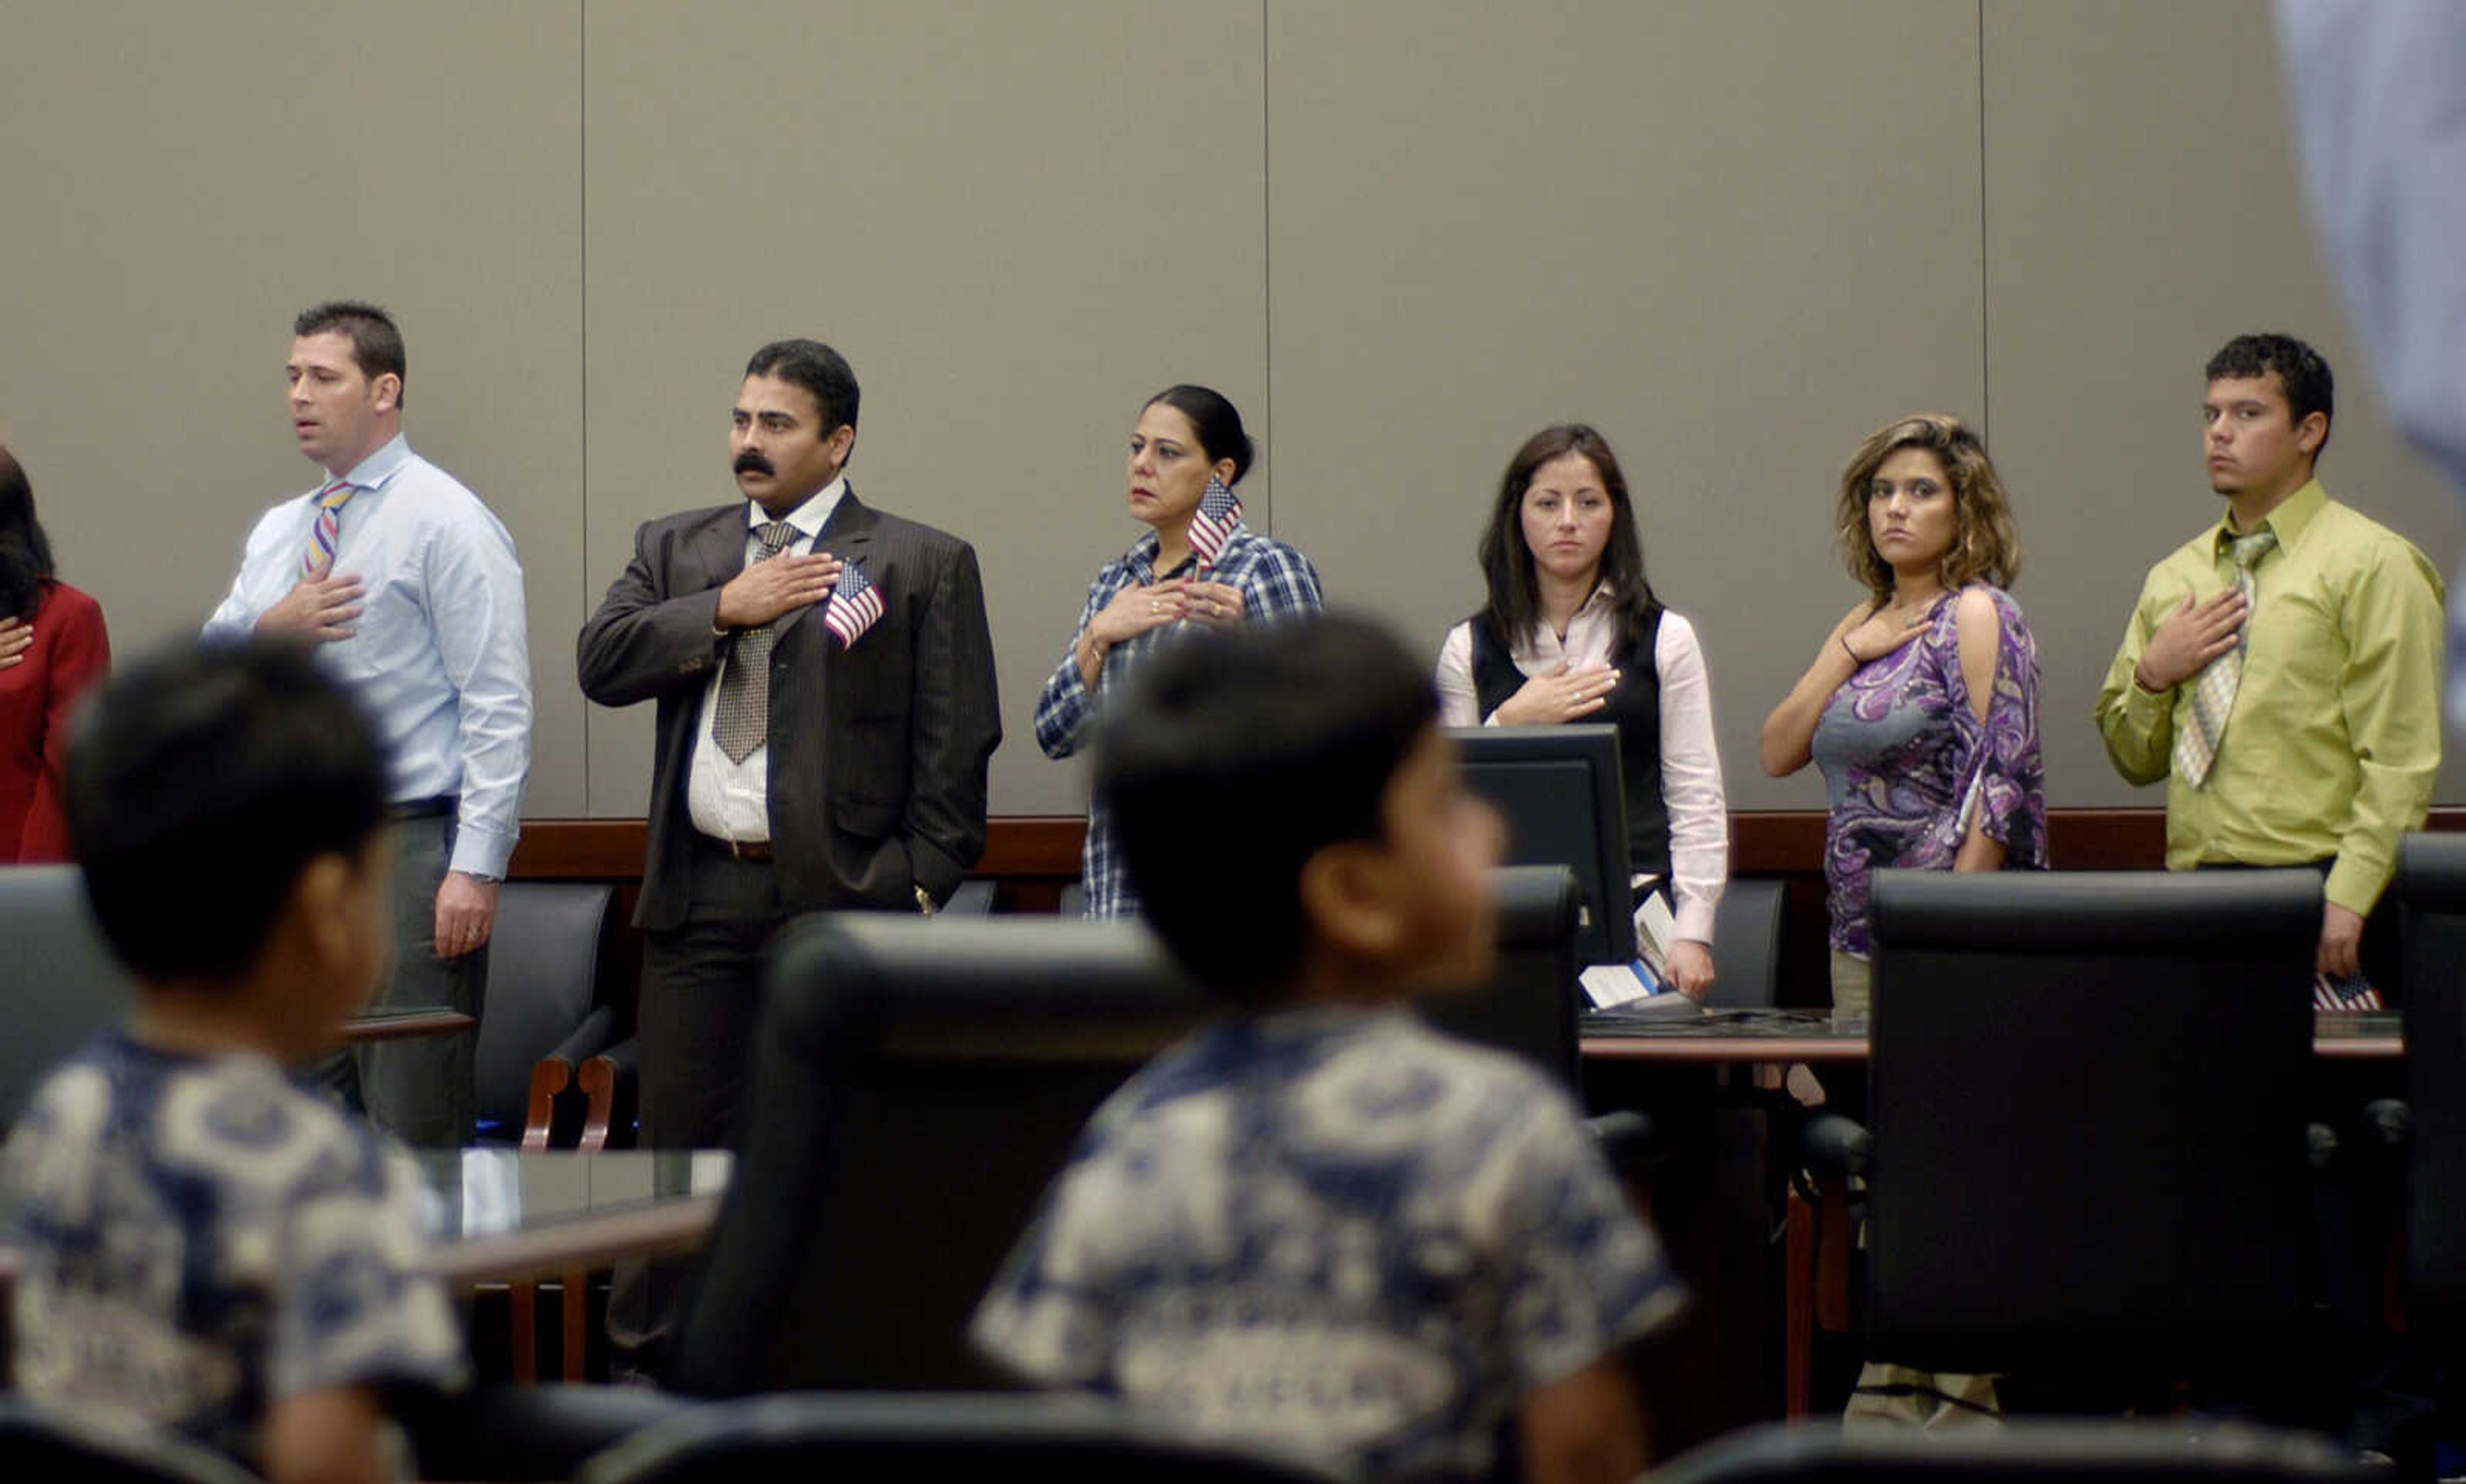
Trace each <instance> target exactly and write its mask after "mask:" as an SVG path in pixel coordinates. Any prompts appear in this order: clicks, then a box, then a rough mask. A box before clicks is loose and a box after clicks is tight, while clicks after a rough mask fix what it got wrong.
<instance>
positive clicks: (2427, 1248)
mask: <svg viewBox="0 0 2466 1484" xmlns="http://www.w3.org/2000/svg"><path fill="white" fill-rule="evenodd" d="M2391 894H2392V895H2393V896H2394V897H2395V898H2396V900H2397V905H2398V943H2399V954H2400V959H2401V965H2402V968H2401V978H2400V983H2401V985H2402V989H2401V991H2400V992H2401V995H2402V996H2403V998H2402V999H2401V1001H2400V1003H2401V1004H2402V1005H2403V1006H2404V1008H2405V1013H2406V1086H2407V1103H2408V1106H2409V1110H2410V1113H2409V1116H2410V1122H2411V1125H2412V1136H2411V1138H2410V1141H2409V1154H2408V1163H2409V1165H2410V1170H2409V1180H2408V1182H2409V1186H2410V1190H2411V1192H2412V1202H2411V1208H2412V1211H2413V1216H2412V1219H2411V1223H2410V1225H2411V1230H2410V1233H2409V1237H2408V1244H2407V1251H2408V1267H2409V1274H2408V1277H2409V1284H2408V1286H2409V1289H2410V1312H2411V1315H2412V1316H2413V1317H2414V1319H2415V1320H2416V1322H2417V1323H2418V1324H2421V1325H2423V1326H2426V1327H2429V1328H2432V1329H2435V1330H2436V1331H2438V1332H2439V1333H2443V1334H2446V1335H2451V1336H2455V1335H2456V1334H2458V1333H2459V1332H2460V1331H2461V1330H2466V835H2409V836H2407V837H2406V839H2405V840H2403V841H2401V842H2400V843H2399V844H2398V852H2397V879H2396V882H2395V884H2394V886H2393V887H2392V888H2391Z"/></svg>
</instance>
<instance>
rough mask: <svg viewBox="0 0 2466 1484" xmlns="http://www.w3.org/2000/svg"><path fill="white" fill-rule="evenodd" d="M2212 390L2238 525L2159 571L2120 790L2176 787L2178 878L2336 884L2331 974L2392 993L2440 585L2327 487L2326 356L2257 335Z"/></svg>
mask: <svg viewBox="0 0 2466 1484" xmlns="http://www.w3.org/2000/svg"><path fill="white" fill-rule="evenodd" d="M2334 393H2335V388H2334V384H2333V381H2332V378H2331V376H2330V372H2329V366H2328V363H2327V362H2326V361H2324V360H2322V359H2321V358H2320V352H2319V351H2316V350H2314V349H2312V348H2311V347H2310V346H2307V345H2305V344H2303V343H2302V342H2301V341H2299V340H2296V339H2294V338H2292V337H2290V336H2286V335H2242V336H2238V337H2236V338H2235V339H2234V340H2232V341H2230V342H2229V343H2228V344H2227V346H2226V348H2225V349H2222V350H2220V351H2219V352H2218V353H2217V354H2216V355H2214V356H2212V357H2210V359H2209V364H2208V396H2207V397H2206V398H2204V399H2203V401H2202V404H2201V418H2202V421H2203V423H2204V424H2205V425H2206V426H2207V429H2208V432H2207V436H2206V438H2205V439H2204V450H2203V451H2204V453H2205V455H2206V457H2207V460H2208V474H2209V487H2210V488H2212V489H2214V490H2216V491H2217V493H2218V494H2220V495H2222V496H2224V497H2225V499H2226V501H2227V511H2226V515H2225V517H2224V518H2223V519H2222V520H2220V521H2219V522H2218V523H2217V524H2216V525H2214V526H2212V527H2210V528H2208V529H2207V530H2205V531H2203V532H2201V533H2200V534H2199V535H2197V536H2195V537H2193V538H2192V539H2191V540H2190V541H2188V542H2186V543H2185V544H2184V545H2183V546H2181V547H2179V548H2177V549H2176V550H2175V551H2174V552H2173V553H2172V554H2170V555H2169V556H2167V558H2166V559H2165V560H2164V561H2162V562H2160V563H2159V564H2158V565H2157V566H2155V567H2153V568H2151V569H2150V570H2149V577H2148V580H2147V581H2146V582H2144V583H2142V584H2141V600H2140V602H2139V603H2138V604H2136V605H2135V606H2134V608H2133V611H2132V621H2131V624H2130V626H2129V627H2127V628H2126V629H2125V631H2124V635H2123V645H2122V647H2121V648H2120V649H2119V650H2117V651H2116V656H2115V663H2114V664H2113V665H2112V666H2111V667H2110V668H2109V669H2108V671H2107V676H2106V684H2105V685H2104V686H2102V687H2101V688H2100V689H2099V691H2098V696H2097V725H2098V731H2100V732H2101V733H2102V734H2104V736H2105V738H2106V752H2107V755H2108V756H2109V757H2110V758H2112V759H2114V762H2115V766H2116V770H2117V771H2118V772H2119V773H2121V774H2122V775H2123V776H2125V777H2126V778H2129V779H2130V780H2132V781H2133V782H2135V783H2155V782H2157V781H2158V780H2159V779H2161V778H2164V779H2165V780H2166V866H2167V867H2168V868H2169V869H2171V870H2188V869H2191V868H2193V867H2195V866H2224V865H2231V866H2321V867H2323V868H2324V869H2326V871H2327V872H2328V884H2327V900H2326V903H2325V905H2324V906H2323V908H2322V912H2321V923H2320V957H2319V963H2318V967H2319V969H2320V972H2321V973H2322V974H2324V975H2326V976H2328V977H2329V978H2331V979H2332V980H2347V979H2351V978H2354V977H2356V976H2357V975H2362V974H2368V973H2370V972H2371V971H2374V970H2378V971H2379V972H2380V973H2381V974H2384V975H2385V974H2386V973H2387V966H2386V965H2384V964H2378V963H2374V964H2366V963H2365V962H2364V961H2363V939H2364V922H2365V918H2367V917H2368V916H2370V915H2371V911H2372V907H2373V905H2374V904H2375V903H2377V902H2378V901H2379V900H2380V895H2381V891H2382V889H2383V888H2386V887H2387V886H2388V881H2389V876H2390V873H2391V872H2392V871H2393V870H2394V869H2395V867H2396V860H2397V842H2398V837H2399V836H2400V835H2402V834H2404V833H2405V832H2406V831H2408V830H2410V829H2417V828H2420V827H2421V826H2422V824H2423V821H2424V816H2425V814H2426V813H2427V811H2428V810H2429V809H2430V807H2431V803H2432V776H2433V775H2434V774H2435V773H2437V772H2438V771H2439V767H2440V678H2441V622H2442V620H2441V583H2440V577H2439V575H2438V573H2435V572H2434V571H2433V569H2432V564H2431V562H2430V561H2428V560H2426V559H2425V557H2424V554H2423V553H2422V552H2421V551H2417V550H2416V549H2415V547H2414V544H2413V543H2412V542H2410V541H2408V540H2407V539H2406V538H2405V537H2403V536H2401V535H2399V534H2397V533H2396V532H2395V531H2393V530H2390V529H2389V528H2388V527H2386V526H2383V525H2381V524H2379V523H2378V522H2376V521H2373V520H2370V519H2368V518H2367V517H2365V516H2364V515H2363V514H2361V513H2360V512H2358V511H2356V510H2355V509H2353V508H2351V507H2349V506H2344V505H2341V504H2339V503H2338V502H2337V501H2334V500H2332V499H2330V498H2329V496H2328V492H2327V491H2326V490H2324V489H2322V488H2321V487H2320V481H2319V480H2318V479H2316V478H2314V476H2313V466H2314V464H2315V463H2316V462H2318V461H2319V459H2320V450H2321V448H2322V447H2323V445H2325V444H2326V443H2327V442H2328V440H2329V422H2330V417H2331V416H2332V414H2333V408H2332V402H2333V400H2334ZM2380 936H2383V935H2382V934H2375V937H2376V938H2377V937H2380ZM2378 956H2379V955H2375V957H2378Z"/></svg>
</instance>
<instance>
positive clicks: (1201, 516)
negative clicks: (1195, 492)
mask: <svg viewBox="0 0 2466 1484" xmlns="http://www.w3.org/2000/svg"><path fill="white" fill-rule="evenodd" d="M1241 523H1242V497H1241V496H1239V495H1237V494H1235V493H1233V491H1231V490H1229V489H1227V488H1225V487H1224V482H1223V481H1222V480H1220V479H1218V478H1217V477H1216V476H1214V475H1212V474H1211V475H1209V476H1208V477H1207V492H1206V493H1205V494H1202V495H1200V496H1199V509H1198V510H1197V511H1196V512H1195V513H1194V514H1192V516H1191V517H1190V550H1191V551H1193V552H1195V553H1197V555H1198V557H1199V566H1201V567H1213V566H1215V565H1216V559H1217V558H1218V557H1220V556H1222V555H1223V554H1224V547H1225V544H1226V543H1228V542H1230V541H1231V540H1232V539H1233V528H1234V527H1236V526H1238V525H1240V524H1241Z"/></svg>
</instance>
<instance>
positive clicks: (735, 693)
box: [710, 521, 796, 763]
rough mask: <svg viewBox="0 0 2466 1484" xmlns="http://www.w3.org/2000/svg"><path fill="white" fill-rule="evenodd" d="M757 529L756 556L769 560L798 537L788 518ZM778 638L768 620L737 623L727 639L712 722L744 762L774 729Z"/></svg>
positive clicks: (722, 744) (732, 757)
mask: <svg viewBox="0 0 2466 1484" xmlns="http://www.w3.org/2000/svg"><path fill="white" fill-rule="evenodd" d="M753 534H754V535H755V537H756V538H758V539H759V540H760V541H761V543H762V550H761V551H757V552H755V553H754V556H753V560H754V561H757V562H767V561H769V560H770V559H771V558H773V557H774V556H776V555H778V554H779V553H780V552H782V551H786V550H788V544H789V543H790V542H792V541H794V540H796V527H794V526H791V525H789V524H788V523H787V522H786V521H770V522H767V523H765V524H764V525H763V526H761V527H759V528H756V529H755V531H754V533H753ZM777 638H778V635H777V633H776V632H774V631H773V629H772V627H771V625H770V624H768V623H766V624H764V625H762V626H761V627H760V628H758V629H738V630H737V631H736V637H735V639H734V640H733V641H730V643H729V651H728V673H727V674H726V675H724V676H722V677H721V679H720V682H719V714H718V715H717V716H715V717H713V718H712V719H711V726H710V730H711V734H712V735H713V736H716V737H717V738H718V739H719V750H720V751H721V752H723V753H727V754H728V760H729V762H732V763H741V762H743V761H745V759H747V758H748V757H751V756H752V755H753V750H754V749H755V748H757V747H760V746H761V745H762V741H763V738H765V737H767V736H768V735H770V732H771V645H772V643H773V641H776V640H777Z"/></svg>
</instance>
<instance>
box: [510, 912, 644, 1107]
mask: <svg viewBox="0 0 2466 1484" xmlns="http://www.w3.org/2000/svg"><path fill="white" fill-rule="evenodd" d="M616 943H617V888H614V887H609V886H600V885H593V884H588V883H578V882H548V881H509V882H507V883H505V884H504V886H503V887H500V888H497V925H496V930H495V932H494V933H491V934H490V935H489V940H488V991H487V995H486V997H485V998H484V999H483V1000H482V1005H481V1014H480V1045H479V1051H478V1075H479V1091H480V1118H481V1121H482V1123H484V1124H493V1125H495V1126H496V1127H498V1128H499V1129H508V1128H509V1129H510V1130H511V1132H512V1133H513V1134H514V1135H519V1134H520V1133H521V1132H522V1128H523V1118H524V1115H525V1113H526V1112H527V1104H528V1101H529V1097H530V1086H531V1068H533V1067H534V1066H536V1065H537V1064H538V1062H539V1059H540V1058H541V1057H543V1056H546V1055H548V1054H549V1052H550V1051H552V1050H554V1049H555V1048H556V1046H558V1045H559V1044H560V1043H562V1042H563V1041H564V1040H565V1038H566V1037H567V1036H569V1035H571V1034H572V1033H573V1030H574V1028H575V1027H576V1026H578V1025H580V1024H581V1023H582V1022H583V1020H584V1019H585V1018H586V1017H588V1016H589V1015H590V1014H591V1012H592V1010H593V1009H594V1008H595V1007H597V1005H598V1004H600V1003H601V1002H602V1001H604V1000H607V999H608V998H610V994H609V987H608V986H607V985H605V984H603V983H602V977H603V975H604V974H605V973H606V967H607V965H608V964H609V963H611V962H612V961H613V960H614V959H615V958H616V956H617V948H616Z"/></svg>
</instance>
